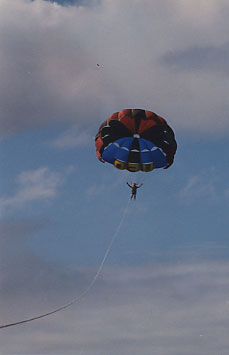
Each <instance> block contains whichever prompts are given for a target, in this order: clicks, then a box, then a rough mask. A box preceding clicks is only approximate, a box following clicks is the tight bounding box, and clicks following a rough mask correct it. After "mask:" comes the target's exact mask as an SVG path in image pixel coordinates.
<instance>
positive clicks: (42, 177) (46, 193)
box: [0, 167, 63, 209]
mask: <svg viewBox="0 0 229 355" xmlns="http://www.w3.org/2000/svg"><path fill="white" fill-rule="evenodd" d="M62 183H63V176H62V174H60V173H57V172H54V171H51V170H50V169H49V168H47V167H44V168H39V169H36V170H29V171H24V172H22V173H20V174H19V175H18V176H17V178H16V184H17V190H16V192H15V194H14V195H12V196H7V197H1V198H0V206H1V208H2V209H5V208H6V207H11V208H12V207H14V208H18V207H21V206H23V205H25V204H26V203H29V202H33V201H39V200H40V201H42V200H43V201H45V200H49V199H52V198H54V197H55V196H56V194H57V189H58V187H59V186H60V185H61V184H62Z"/></svg>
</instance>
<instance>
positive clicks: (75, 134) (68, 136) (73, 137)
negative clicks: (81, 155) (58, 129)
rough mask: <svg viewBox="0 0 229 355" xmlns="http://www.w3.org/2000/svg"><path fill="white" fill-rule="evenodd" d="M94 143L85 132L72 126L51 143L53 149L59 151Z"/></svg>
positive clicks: (92, 138) (76, 126)
mask: <svg viewBox="0 0 229 355" xmlns="http://www.w3.org/2000/svg"><path fill="white" fill-rule="evenodd" d="M93 141H94V137H92V136H91V135H90V134H89V133H88V132H87V131H86V130H83V131H82V130H81V129H80V128H79V125H73V126H71V127H70V128H68V129H67V130H66V131H64V132H63V133H62V134H61V135H60V136H59V137H57V138H56V139H55V140H53V141H52V142H51V145H52V146H53V147H56V148H59V149H71V148H76V147H78V146H81V147H82V146H86V145H88V144H89V143H91V142H93Z"/></svg>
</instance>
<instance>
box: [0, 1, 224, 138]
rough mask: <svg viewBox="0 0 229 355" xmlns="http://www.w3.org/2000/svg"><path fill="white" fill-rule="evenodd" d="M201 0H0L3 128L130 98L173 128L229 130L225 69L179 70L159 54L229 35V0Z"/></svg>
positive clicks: (100, 109) (90, 112) (96, 110)
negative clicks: (70, 0)
mask: <svg viewBox="0 0 229 355" xmlns="http://www.w3.org/2000/svg"><path fill="white" fill-rule="evenodd" d="M195 3H196V6H193V1H192V0H187V1H181V0H166V1H163V2H158V1H150V0H143V1H139V0H126V1H121V0H116V1H111V0H102V1H100V2H95V3H93V4H94V6H90V7H87V6H69V7H68V6H66V7H64V6H59V5H57V4H55V3H52V2H47V1H42V0H35V1H32V2H30V1H26V0H17V1H16V2H15V1H14V0H1V4H0V6H1V11H0V23H1V25H0V30H1V31H0V33H1V35H0V46H1V68H0V74H1V83H0V89H1V92H2V95H1V103H0V105H1V112H2V114H1V118H0V126H1V135H2V136H6V135H7V134H9V133H12V132H17V131H20V130H22V129H24V128H27V127H34V126H35V127H36V126H38V125H43V124H46V123H50V122H54V123H55V122H57V121H62V122H66V121H69V123H72V122H73V123H78V124H81V123H82V122H86V123H89V122H93V121H94V122H98V123H99V122H102V121H103V120H104V118H105V117H107V116H108V115H109V114H110V113H112V112H113V111H118V110H120V109H122V108H126V107H143V108H144V107H145V108H148V109H152V110H153V111H156V112H157V113H159V114H161V115H164V116H165V118H167V119H168V120H169V122H170V123H171V125H172V126H174V128H175V129H179V128H180V129H185V130H188V131H190V132H191V131H193V132H195V133H199V132H201V134H203V133H206V134H209V132H210V133H212V134H215V133H217V134H219V133H221V134H228V132H229V121H228V116H227V113H228V109H229V107H228V99H227V96H226V95H225V93H226V92H227V91H228V89H229V87H228V85H229V84H228V80H226V78H222V70H221V69H220V68H217V67H216V68H214V70H212V71H205V69H204V68H203V69H202V70H201V71H195V70H193V71H192V72H183V71H174V70H172V68H171V67H170V66H169V65H164V64H165V63H164V62H163V60H162V59H163V56H164V55H165V54H166V53H171V52H174V53H180V52H182V51H185V50H186V53H188V50H189V49H190V48H194V47H195V46H198V48H206V47H208V46H211V47H212V48H218V47H219V48H220V47H223V46H224V45H225V43H226V42H228V38H227V33H228V30H229V24H228V20H227V19H228V14H229V5H228V2H227V1H225V0H218V1H217V2H216V1H214V0H211V1H208V2H207V5H206V0H200V1H198V4H197V2H196V1H195ZM22 18H23V21H21V19H22ZM177 51H178V52H177ZM219 54H220V53H219ZM221 54H223V52H222V51H221ZM97 63H99V64H100V67H97ZM216 117H217V124H216V123H215V120H216Z"/></svg>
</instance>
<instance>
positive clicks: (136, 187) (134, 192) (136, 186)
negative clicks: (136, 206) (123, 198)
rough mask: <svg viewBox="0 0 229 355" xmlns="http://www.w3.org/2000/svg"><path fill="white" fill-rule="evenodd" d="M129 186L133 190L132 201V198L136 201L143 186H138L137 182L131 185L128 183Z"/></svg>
mask: <svg viewBox="0 0 229 355" xmlns="http://www.w3.org/2000/svg"><path fill="white" fill-rule="evenodd" d="M127 185H128V186H129V187H130V188H131V196H130V199H131V200H132V198H134V200H136V195H137V189H139V187H141V186H142V185H143V184H139V185H137V184H136V182H131V183H130V184H129V182H127Z"/></svg>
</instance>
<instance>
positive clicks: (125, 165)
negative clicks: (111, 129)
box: [101, 137, 168, 171]
mask: <svg viewBox="0 0 229 355" xmlns="http://www.w3.org/2000/svg"><path fill="white" fill-rule="evenodd" d="M134 140H136V137H124V138H120V139H117V140H116V141H114V142H112V143H110V144H109V145H108V146H107V147H105V149H104V151H103V153H102V155H101V157H102V159H103V160H104V161H106V162H108V163H110V164H114V165H115V166H116V168H118V169H127V170H130V171H139V170H142V171H151V170H152V169H154V168H162V167H164V166H166V165H167V164H168V162H167V159H166V155H165V153H164V152H163V151H162V150H161V149H160V148H158V147H157V146H156V145H155V144H153V143H152V142H150V141H148V140H146V139H144V138H138V143H139V153H138V154H139V155H140V157H139V163H134V162H131V161H129V160H128V159H129V154H130V152H132V151H135V150H133V148H132V145H133V142H134Z"/></svg>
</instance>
